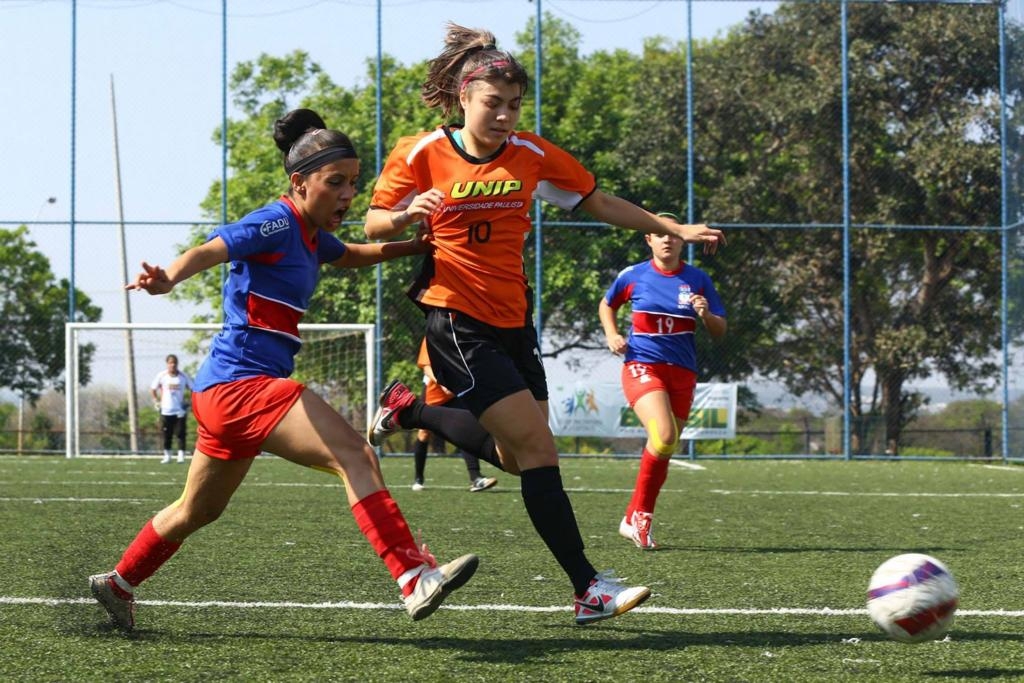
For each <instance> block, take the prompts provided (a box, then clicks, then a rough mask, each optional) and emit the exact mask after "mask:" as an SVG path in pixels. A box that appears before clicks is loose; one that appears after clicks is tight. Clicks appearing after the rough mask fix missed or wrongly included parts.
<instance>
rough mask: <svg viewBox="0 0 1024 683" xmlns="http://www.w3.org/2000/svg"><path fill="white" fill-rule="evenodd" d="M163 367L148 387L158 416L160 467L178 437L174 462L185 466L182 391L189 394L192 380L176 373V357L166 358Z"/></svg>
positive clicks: (165, 462)
mask: <svg viewBox="0 0 1024 683" xmlns="http://www.w3.org/2000/svg"><path fill="white" fill-rule="evenodd" d="M166 363H167V367H166V368H165V369H163V370H161V371H160V372H158V373H157V374H156V377H154V378H153V383H152V384H150V385H149V393H150V395H151V396H152V397H153V400H154V401H156V409H157V411H158V412H159V413H160V431H161V432H162V433H163V437H164V457H163V458H162V459H161V460H160V464H161V465H166V464H167V463H169V462H170V461H171V442H172V441H173V440H174V437H178V462H185V426H186V423H187V422H188V411H187V404H186V403H185V390H186V389H188V390H189V391H191V390H192V378H191V377H189V376H188V374H187V373H186V372H185V371H183V370H179V369H178V357H177V356H175V355H174V354H173V353H172V354H170V355H168V356H167V359H166Z"/></svg>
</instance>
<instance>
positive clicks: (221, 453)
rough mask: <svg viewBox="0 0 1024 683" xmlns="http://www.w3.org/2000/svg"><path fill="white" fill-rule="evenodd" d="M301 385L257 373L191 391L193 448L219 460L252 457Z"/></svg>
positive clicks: (286, 409) (301, 387)
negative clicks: (193, 418)
mask: <svg viewBox="0 0 1024 683" xmlns="http://www.w3.org/2000/svg"><path fill="white" fill-rule="evenodd" d="M305 388H306V386H305V385H304V384H300V383H298V382H296V381H295V380H291V379H288V378H286V377H262V376H261V377H249V378H246V379H240V380H236V381H234V382H228V383H227V384H217V385H215V386H212V387H210V388H209V389H206V390H205V391H200V392H198V393H194V394H192V413H193V414H194V415H195V416H196V422H198V423H199V427H198V429H197V430H196V450H198V451H199V452H200V453H204V454H206V455H208V456H210V457H211V458H219V459H221V460H244V459H245V458H255V457H256V456H257V455H259V454H260V446H261V445H263V442H264V441H266V440H267V437H268V436H270V432H272V431H273V430H274V427H276V426H277V423H278V422H280V421H281V418H283V417H284V416H285V414H286V413H287V412H288V411H289V410H290V409H291V407H292V405H294V403H295V402H296V401H297V400H298V399H299V395H300V394H301V393H302V392H303V390H304V389H305Z"/></svg>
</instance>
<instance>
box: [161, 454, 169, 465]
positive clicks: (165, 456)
mask: <svg viewBox="0 0 1024 683" xmlns="http://www.w3.org/2000/svg"><path fill="white" fill-rule="evenodd" d="M170 461H171V452H170V451H164V457H163V459H162V460H160V464H161V465H166V464H167V463H169V462H170Z"/></svg>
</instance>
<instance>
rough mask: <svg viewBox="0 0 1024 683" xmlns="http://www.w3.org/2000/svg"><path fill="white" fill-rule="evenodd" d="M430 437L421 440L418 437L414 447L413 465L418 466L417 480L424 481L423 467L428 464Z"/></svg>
mask: <svg viewBox="0 0 1024 683" xmlns="http://www.w3.org/2000/svg"><path fill="white" fill-rule="evenodd" d="M429 445H430V439H427V440H426V441H420V440H419V439H416V445H415V446H413V447H412V460H413V466H414V467H415V468H416V475H415V477H416V479H415V481H423V468H424V467H426V465H427V446H429Z"/></svg>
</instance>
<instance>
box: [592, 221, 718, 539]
mask: <svg viewBox="0 0 1024 683" xmlns="http://www.w3.org/2000/svg"><path fill="white" fill-rule="evenodd" d="M659 215H661V216H666V217H671V218H675V216H674V215H673V214H669V213H662V214H659ZM644 239H645V240H646V242H647V245H648V246H649V247H650V249H651V255H652V258H651V259H650V260H649V261H644V262H642V263H638V264H636V265H632V266H630V267H628V268H626V269H625V270H623V271H622V272H621V273H619V276H618V277H617V278H615V282H613V283H612V285H611V287H610V288H609V289H608V292H607V293H606V294H605V295H604V298H603V299H601V303H600V304H599V306H598V317H599V318H600V320H601V326H602V327H603V328H604V334H605V337H606V339H607V341H608V348H609V349H610V350H611V352H612V353H615V354H618V355H623V356H625V362H624V364H623V366H622V389H623V391H624V392H625V394H626V400H627V401H628V402H629V405H630V407H631V408H632V409H633V411H634V412H635V413H636V416H637V418H638V419H639V420H640V424H642V425H643V426H644V429H645V430H647V443H646V444H645V445H644V449H643V453H642V455H641V456H640V472H639V473H638V474H637V478H636V485H635V486H634V489H633V497H632V499H630V501H629V505H628V506H627V507H626V514H625V515H624V516H623V518H622V522H621V523H620V524H619V533H620V534H621V535H623V536H625V537H626V538H628V539H630V540H632V541H633V543H635V544H636V546H637V547H638V548H642V549H644V550H654V549H655V548H657V543H655V542H654V536H653V535H652V533H651V525H652V523H653V515H654V504H655V503H656V502H657V499H658V493H659V492H660V491H661V487H662V486H663V485H664V483H665V480H666V478H667V477H668V465H669V460H670V459H671V457H672V454H673V453H675V450H676V445H677V444H678V443H679V435H680V434H681V433H682V429H683V425H685V424H686V420H687V418H689V416H690V406H691V405H692V404H693V390H694V388H695V387H696V384H697V346H696V344H695V343H694V339H693V335H694V333H695V331H696V328H697V320H698V319H699V320H700V321H701V322H702V323H703V324H704V327H705V328H706V329H707V331H708V333H710V334H711V336H712V337H716V338H718V337H722V336H723V335H725V329H726V321H725V308H724V307H723V306H722V301H721V299H720V298H719V296H718V292H717V291H716V290H715V286H714V284H712V282H711V278H710V277H708V275H707V273H705V272H704V271H702V270H701V269H700V268H696V267H694V266H692V265H690V264H688V263H686V262H684V261H682V259H681V255H682V249H683V241H682V240H681V239H679V238H678V237H675V236H673V235H651V234H648V235H645V236H644ZM625 303H629V305H630V307H631V309H632V327H631V329H630V332H629V339H628V340H627V339H625V338H624V337H623V336H622V335H621V334H619V329H618V325H617V324H616V321H615V313H616V311H617V310H618V309H619V307H620V306H622V305H623V304H625Z"/></svg>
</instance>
